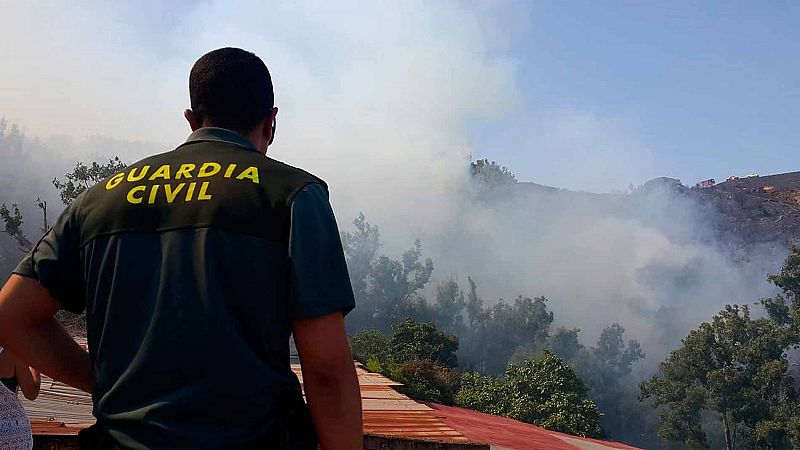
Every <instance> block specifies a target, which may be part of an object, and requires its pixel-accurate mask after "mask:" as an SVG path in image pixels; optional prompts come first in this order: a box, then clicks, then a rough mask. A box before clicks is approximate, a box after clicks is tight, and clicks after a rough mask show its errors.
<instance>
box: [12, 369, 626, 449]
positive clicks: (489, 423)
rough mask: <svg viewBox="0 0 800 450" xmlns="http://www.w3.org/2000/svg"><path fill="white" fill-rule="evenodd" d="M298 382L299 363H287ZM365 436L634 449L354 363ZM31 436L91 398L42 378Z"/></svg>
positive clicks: (72, 426)
mask: <svg viewBox="0 0 800 450" xmlns="http://www.w3.org/2000/svg"><path fill="white" fill-rule="evenodd" d="M292 371H294V372H295V373H296V374H297V376H298V379H299V380H300V382H301V384H302V374H301V372H300V365H299V364H292ZM356 373H357V375H358V381H359V384H360V389H361V405H362V409H363V418H364V434H365V435H370V436H382V437H388V438H400V439H411V440H424V441H433V442H441V443H452V444H468V443H484V444H491V445H493V446H501V447H503V448H507V449H516V450H527V449H554V450H558V449H565V450H566V449H570V450H572V449H598V450H599V449H603V450H605V449H633V448H634V447H628V446H624V445H622V444H616V443H610V442H604V441H596V440H591V439H584V438H577V437H574V436H569V435H566V434H562V433H555V432H552V431H548V430H545V429H543V428H539V427H536V426H533V425H529V424H526V423H522V422H518V421H515V420H511V419H506V418H503V417H496V416H491V415H489V414H482V413H478V412H475V411H469V410H466V409H462V408H454V407H448V406H442V405H437V404H425V403H420V402H416V401H414V400H412V399H410V398H409V397H407V396H405V395H403V394H401V393H399V392H397V391H396V390H395V389H394V388H395V387H397V386H401V384H400V383H397V382H395V381H392V380H390V379H388V378H386V377H384V376H383V375H380V374H376V373H370V372H367V371H366V370H364V369H363V367H361V365H359V364H357V365H356ZM23 405H24V406H25V408H26V409H27V411H28V415H29V417H30V418H31V425H32V428H33V434H34V436H71V435H76V434H77V433H78V431H80V430H81V429H83V428H85V427H87V426H89V425H91V424H92V423H94V417H92V400H91V396H90V395H89V394H87V393H85V392H81V391H79V390H77V389H74V388H71V387H69V386H66V385H64V384H63V383H59V382H56V381H53V380H52V379H50V378H47V377H43V379H42V389H41V392H40V394H39V398H37V399H36V400H35V401H33V402H31V401H28V400H23Z"/></svg>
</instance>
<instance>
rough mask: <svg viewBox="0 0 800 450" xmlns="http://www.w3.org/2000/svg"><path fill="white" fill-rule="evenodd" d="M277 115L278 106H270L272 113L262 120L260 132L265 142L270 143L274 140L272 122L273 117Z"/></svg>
mask: <svg viewBox="0 0 800 450" xmlns="http://www.w3.org/2000/svg"><path fill="white" fill-rule="evenodd" d="M277 116H278V108H277V107H274V108H272V113H270V115H269V117H268V118H267V120H265V121H264V125H263V128H262V129H261V133H262V134H263V135H264V140H265V141H266V142H269V143H270V144H271V143H272V141H274V140H275V136H273V133H274V132H275V130H273V129H272V123H273V121H274V120H275V117H277ZM267 145H269V144H267Z"/></svg>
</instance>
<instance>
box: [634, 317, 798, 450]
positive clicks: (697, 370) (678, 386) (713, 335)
mask: <svg viewBox="0 0 800 450" xmlns="http://www.w3.org/2000/svg"><path fill="white" fill-rule="evenodd" d="M792 339H793V337H792V335H791V333H787V332H786V330H785V329H784V328H783V327H782V326H780V325H779V324H778V323H776V322H775V321H773V320H772V319H771V318H760V319H753V318H752V317H751V316H750V310H749V308H748V307H747V306H737V305H729V306H726V307H725V309H724V310H722V311H721V312H720V313H719V314H717V315H716V316H714V319H713V320H712V322H710V323H703V324H701V325H700V327H699V328H698V329H696V330H694V331H692V332H690V333H689V335H688V336H687V337H686V338H685V339H684V340H683V345H682V346H681V347H680V348H679V349H678V350H676V351H674V352H672V353H671V354H670V356H669V358H668V359H667V360H666V361H664V362H663V363H661V365H660V374H658V375H656V376H654V377H653V378H652V379H651V380H650V381H648V382H646V383H643V384H642V386H641V395H642V398H643V399H650V400H651V401H652V402H653V404H654V405H656V406H659V407H661V414H660V417H661V426H660V428H659V435H660V436H661V437H662V438H664V439H672V440H679V441H683V442H684V443H685V444H686V445H687V446H689V447H690V448H692V449H695V448H696V449H703V448H710V446H711V442H710V439H709V437H708V435H707V433H706V432H705V430H704V429H703V427H702V425H701V424H702V421H701V418H702V416H703V414H704V413H705V412H711V413H713V414H715V415H716V417H717V418H718V421H719V424H720V426H721V428H722V430H723V435H724V440H725V448H726V449H728V450H731V449H734V448H737V445H739V444H746V445H747V446H748V447H753V446H756V447H759V448H787V449H788V448H797V445H798V444H800V442H798V441H797V440H796V439H797V437H796V436H797V435H796V430H797V429H796V425H797V420H796V417H797V416H796V415H795V416H789V417H786V416H785V414H786V413H787V412H790V413H796V412H797V411H798V409H797V392H796V390H795V388H794V383H793V380H792V379H791V377H789V376H788V372H787V369H788V366H789V363H788V360H787V354H786V349H787V348H788V347H789V346H790V345H792ZM742 441H745V442H742Z"/></svg>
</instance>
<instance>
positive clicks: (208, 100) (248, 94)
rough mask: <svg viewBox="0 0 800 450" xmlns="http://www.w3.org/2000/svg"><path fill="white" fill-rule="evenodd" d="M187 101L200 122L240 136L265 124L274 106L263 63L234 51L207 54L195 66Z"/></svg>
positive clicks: (254, 56) (253, 56) (267, 71)
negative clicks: (260, 124) (263, 121)
mask: <svg viewBox="0 0 800 450" xmlns="http://www.w3.org/2000/svg"><path fill="white" fill-rule="evenodd" d="M189 98H190V99H191V104H192V111H194V113H195V117H197V118H198V119H199V120H200V121H206V123H207V124H209V125H211V126H215V127H220V128H227V129H229V130H233V131H237V132H239V133H242V134H247V133H249V132H250V131H252V130H253V129H254V128H255V126H256V125H258V123H259V122H261V121H262V120H264V119H265V118H266V117H267V116H268V115H269V113H270V112H271V111H272V108H273V106H274V103H275V94H274V92H273V90H272V77H271V76H270V74H269V70H268V69H267V66H266V65H265V64H264V61H262V60H261V58H259V57H258V56H256V55H254V54H253V53H250V52H248V51H245V50H242V49H240V48H233V47H225V48H220V49H217V50H213V51H210V52H208V53H206V54H205V55H203V56H201V57H200V59H198V60H197V62H196V63H194V66H193V67H192V71H191V73H190V74H189Z"/></svg>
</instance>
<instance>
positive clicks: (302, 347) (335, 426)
mask: <svg viewBox="0 0 800 450" xmlns="http://www.w3.org/2000/svg"><path fill="white" fill-rule="evenodd" d="M292 328H293V332H294V341H295V343H296V344H297V351H298V353H299V354H300V363H301V365H302V368H303V388H304V390H305V394H306V399H307V401H308V406H309V408H310V410H311V418H312V420H313V421H314V427H315V428H316V430H317V436H318V437H319V443H320V446H321V447H322V448H323V449H324V450H339V449H341V450H361V449H362V448H363V445H362V440H363V436H362V424H361V392H360V390H359V387H358V378H357V377H356V370H355V364H354V363H353V357H352V355H351V354H350V347H349V345H348V343H347V334H346V332H345V328H344V318H343V317H342V314H341V313H340V312H335V313H333V314H328V315H327V316H322V317H317V318H312V319H301V320H296V321H294V322H293V323H292Z"/></svg>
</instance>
